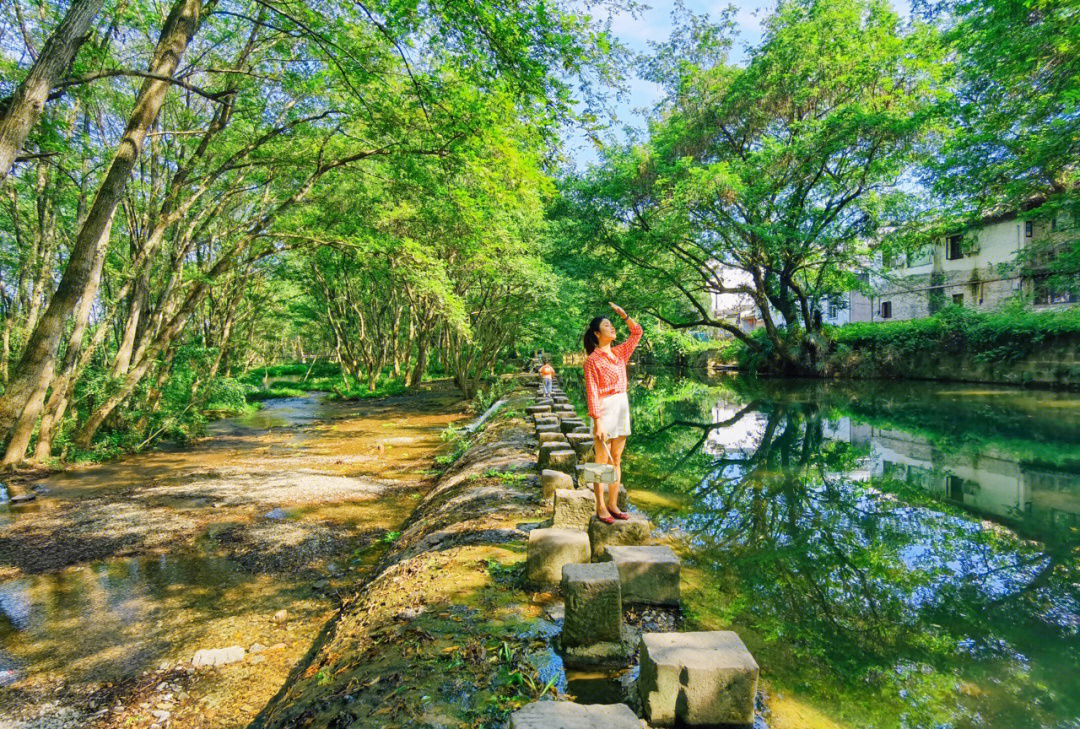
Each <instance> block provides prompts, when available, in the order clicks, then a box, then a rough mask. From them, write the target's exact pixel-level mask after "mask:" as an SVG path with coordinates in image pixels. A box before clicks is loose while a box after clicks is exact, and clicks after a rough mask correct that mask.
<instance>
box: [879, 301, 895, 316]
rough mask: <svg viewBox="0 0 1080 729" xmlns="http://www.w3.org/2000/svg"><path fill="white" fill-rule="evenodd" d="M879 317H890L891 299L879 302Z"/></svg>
mask: <svg viewBox="0 0 1080 729" xmlns="http://www.w3.org/2000/svg"><path fill="white" fill-rule="evenodd" d="M881 318H882V319H892V302H891V301H882V302H881Z"/></svg>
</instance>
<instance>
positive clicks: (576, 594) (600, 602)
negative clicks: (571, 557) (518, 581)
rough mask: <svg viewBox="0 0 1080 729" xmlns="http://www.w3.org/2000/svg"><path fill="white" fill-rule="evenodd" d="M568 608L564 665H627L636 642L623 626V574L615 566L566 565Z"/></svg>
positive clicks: (564, 590)
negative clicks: (620, 574)
mask: <svg viewBox="0 0 1080 729" xmlns="http://www.w3.org/2000/svg"><path fill="white" fill-rule="evenodd" d="M561 587H562V593H563V600H564V601H565V604H566V617H565V618H564V619H563V629H562V637H561V639H560V642H561V646H562V650H563V663H565V664H566V665H567V666H570V667H572V668H584V667H591V666H597V667H599V666H612V667H614V666H621V665H626V664H627V663H629V662H630V661H631V660H633V657H634V650H635V648H636V646H635V645H634V643H635V640H634V636H633V635H632V633H631V632H630V631H629V630H628V629H627V627H626V625H625V624H624V623H623V610H622V588H621V584H620V580H619V570H618V569H617V568H616V567H615V565H614V563H612V562H594V563H591V564H566V565H563V571H562V584H561Z"/></svg>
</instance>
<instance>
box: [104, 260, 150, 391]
mask: <svg viewBox="0 0 1080 729" xmlns="http://www.w3.org/2000/svg"><path fill="white" fill-rule="evenodd" d="M150 266H151V261H150V259H147V260H146V262H145V263H144V264H143V268H142V271H141V272H140V273H139V278H138V280H137V281H136V282H135V291H134V292H133V293H132V294H131V306H130V308H129V309H128V316H127V322H126V323H125V324H124V334H123V336H122V337H121V338H120V345H119V346H118V347H117V349H116V359H114V360H113V366H112V371H110V372H109V376H110V377H120V376H121V375H124V374H127V371H128V367H129V366H131V353H132V351H133V350H134V349H135V333H136V332H137V331H138V329H139V320H140V319H141V318H142V313H143V307H144V306H146V297H147V294H148V289H149V288H150Z"/></svg>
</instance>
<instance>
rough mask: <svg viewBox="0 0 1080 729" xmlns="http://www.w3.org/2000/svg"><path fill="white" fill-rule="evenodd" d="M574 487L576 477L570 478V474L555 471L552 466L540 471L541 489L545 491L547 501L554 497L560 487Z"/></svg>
mask: <svg viewBox="0 0 1080 729" xmlns="http://www.w3.org/2000/svg"><path fill="white" fill-rule="evenodd" d="M572 488H574V479H572V478H570V476H569V475H568V474H565V473H563V472H562V471H553V470H552V469H550V468H545V469H544V470H542V471H540V489H541V490H542V492H543V496H544V500H545V501H550V500H551V499H554V498H555V491H556V490H558V489H572Z"/></svg>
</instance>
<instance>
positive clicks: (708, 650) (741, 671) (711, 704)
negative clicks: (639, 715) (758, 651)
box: [638, 630, 758, 727]
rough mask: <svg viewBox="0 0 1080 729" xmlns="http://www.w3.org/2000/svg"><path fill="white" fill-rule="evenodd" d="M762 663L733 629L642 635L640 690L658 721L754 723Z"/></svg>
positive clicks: (659, 723)
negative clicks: (755, 698)
mask: <svg viewBox="0 0 1080 729" xmlns="http://www.w3.org/2000/svg"><path fill="white" fill-rule="evenodd" d="M757 684H758V664H757V662H756V661H755V660H754V657H753V656H752V655H750V651H748V650H746V646H745V645H744V644H743V642H742V640H741V639H740V638H739V636H738V635H736V634H735V633H733V632H731V631H730V630H719V631H714V632H700V633H646V634H645V635H643V636H641V676H640V677H639V678H638V693H639V694H640V695H641V704H642V707H643V709H644V711H645V718H646V719H647V720H648V722H649V723H650V724H651V725H653V726H656V727H669V726H675V725H676V724H678V725H679V726H717V725H724V726H727V725H738V726H750V725H751V724H753V722H754V695H755V694H756V693H757Z"/></svg>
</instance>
